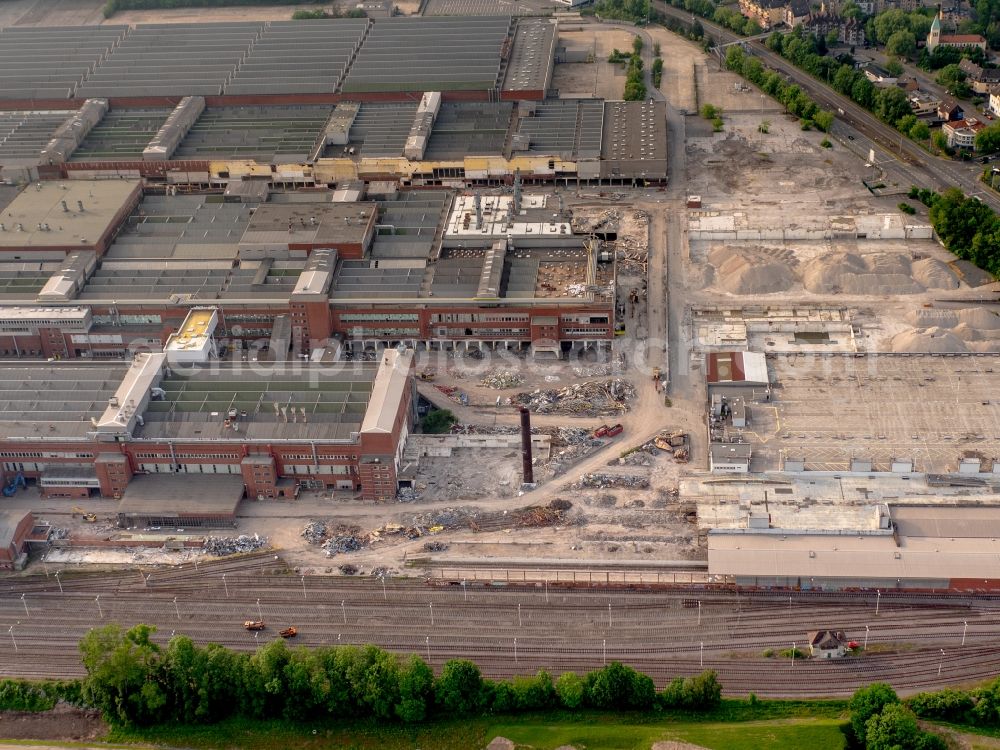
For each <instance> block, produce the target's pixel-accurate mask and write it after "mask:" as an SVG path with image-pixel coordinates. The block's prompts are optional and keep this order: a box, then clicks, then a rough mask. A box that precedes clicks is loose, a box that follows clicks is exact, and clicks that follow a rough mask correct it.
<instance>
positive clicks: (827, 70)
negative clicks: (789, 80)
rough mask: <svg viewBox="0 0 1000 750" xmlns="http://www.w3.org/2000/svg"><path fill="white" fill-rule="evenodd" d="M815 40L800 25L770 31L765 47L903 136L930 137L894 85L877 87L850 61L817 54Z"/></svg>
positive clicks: (903, 95) (899, 90) (920, 139)
mask: <svg viewBox="0 0 1000 750" xmlns="http://www.w3.org/2000/svg"><path fill="white" fill-rule="evenodd" d="M816 45H817V40H816V37H815V36H813V35H809V34H805V33H804V32H802V31H801V27H800V28H797V29H796V30H795V31H793V32H792V33H790V34H786V35H782V34H772V35H771V36H770V37H769V38H768V40H767V46H768V47H769V48H770V49H772V50H773V51H775V52H777V53H778V54H780V55H781V56H782V57H784V58H785V59H787V60H789V61H790V62H792V63H793V64H794V65H795V66H796V67H798V68H801V69H802V70H804V71H806V72H807V73H809V74H811V75H813V76H815V77H816V78H819V79H821V80H823V81H826V82H827V83H828V84H830V85H831V86H832V87H833V88H834V89H836V90H837V91H838V92H840V93H841V94H843V95H844V96H847V97H849V98H850V99H852V100H853V101H854V102H855V103H856V104H859V105H861V106H862V107H864V108H865V109H867V110H869V111H870V112H872V113H874V114H875V115H876V116H877V117H878V118H879V119H880V120H882V121H883V122H885V123H887V124H889V125H891V126H893V127H894V128H896V129H897V130H899V132H901V133H903V134H904V135H906V136H908V137H910V138H912V139H914V140H917V141H923V140H926V139H927V138H929V137H930V128H928V127H927V123H925V122H923V121H919V120H917V118H916V117H915V116H914V115H913V108H912V107H911V106H910V100H909V98H908V97H907V95H906V92H905V91H903V90H902V89H900V88H897V87H896V86H889V87H887V88H878V87H876V86H875V84H873V83H872V82H871V81H869V80H868V78H867V77H865V74H864V73H862V72H861V71H859V70H856V69H855V68H854V66H853V65H851V64H850V63H849V62H846V61H841V60H838V59H835V58H832V57H827V56H825V55H821V54H818V52H817V51H816Z"/></svg>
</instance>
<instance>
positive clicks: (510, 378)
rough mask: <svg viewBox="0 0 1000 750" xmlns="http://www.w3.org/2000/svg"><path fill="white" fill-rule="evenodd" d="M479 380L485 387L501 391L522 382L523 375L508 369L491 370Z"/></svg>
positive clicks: (515, 386)
mask: <svg viewBox="0 0 1000 750" xmlns="http://www.w3.org/2000/svg"><path fill="white" fill-rule="evenodd" d="M479 382H480V384H481V385H485V386H486V387H487V388H493V389H495V390H498V391H502V390H505V389H507V388H517V386H519V385H521V383H523V382H524V377H523V376H521V375H520V374H518V373H516V372H511V371H510V370H493V371H492V372H490V373H488V374H487V375H486V377H485V378H483V379H482V380H480V381H479Z"/></svg>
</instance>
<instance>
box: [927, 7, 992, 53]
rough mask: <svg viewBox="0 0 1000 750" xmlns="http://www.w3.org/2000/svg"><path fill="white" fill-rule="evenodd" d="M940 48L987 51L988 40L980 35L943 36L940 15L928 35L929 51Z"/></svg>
mask: <svg viewBox="0 0 1000 750" xmlns="http://www.w3.org/2000/svg"><path fill="white" fill-rule="evenodd" d="M938 47H958V48H960V49H968V48H971V47H979V49H981V50H983V51H984V52H985V51H986V39H985V38H984V37H982V36H980V35H979V34H942V33H941V16H940V14H938V16H937V17H935V19H934V22H933V23H932V24H931V30H930V31H929V32H928V33H927V51H928V52H933V51H934V50H935V49H936V48H938Z"/></svg>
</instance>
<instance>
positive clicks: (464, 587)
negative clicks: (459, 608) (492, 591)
mask: <svg viewBox="0 0 1000 750" xmlns="http://www.w3.org/2000/svg"><path fill="white" fill-rule="evenodd" d="M462 601H464V602H467V601H469V586H468V584H467V583H466V582H465V579H464V578H463V579H462Z"/></svg>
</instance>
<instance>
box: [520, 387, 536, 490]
mask: <svg viewBox="0 0 1000 750" xmlns="http://www.w3.org/2000/svg"><path fill="white" fill-rule="evenodd" d="M521 473H522V474H523V480H522V481H523V482H524V484H534V483H535V473H534V470H533V469H532V467H531V412H529V411H528V410H527V409H526V408H525V407H523V406H522V407H521Z"/></svg>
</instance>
